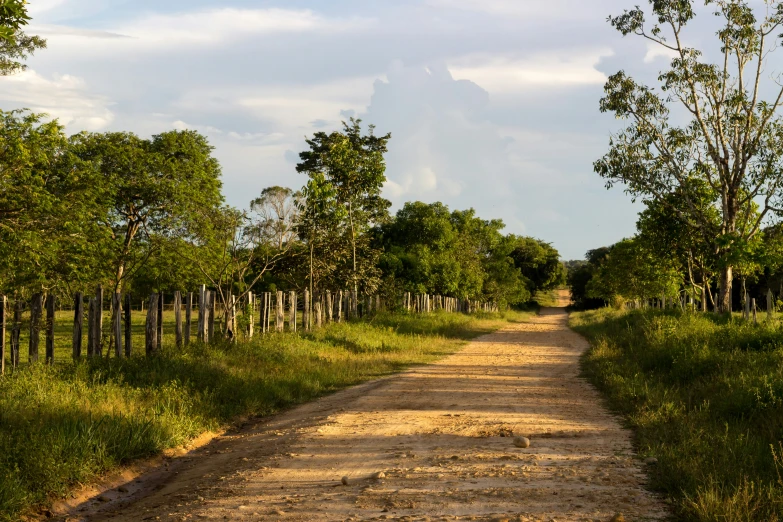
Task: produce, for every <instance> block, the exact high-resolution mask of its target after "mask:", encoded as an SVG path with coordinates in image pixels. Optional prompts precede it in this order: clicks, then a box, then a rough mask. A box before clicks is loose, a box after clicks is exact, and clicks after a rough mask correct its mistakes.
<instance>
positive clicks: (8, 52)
mask: <svg viewBox="0 0 783 522" xmlns="http://www.w3.org/2000/svg"><path fill="white" fill-rule="evenodd" d="M26 4H27V2H26V1H25V0H2V1H0V76H8V75H10V74H14V73H17V72H19V71H24V70H25V69H26V68H27V66H26V65H25V64H23V63H22V62H21V60H24V59H25V58H27V57H28V56H29V55H31V54H33V53H34V52H35V51H36V49H44V48H46V40H44V39H43V38H40V37H38V36H28V35H26V34H25V33H24V32H23V31H22V28H23V27H24V26H26V25H27V24H28V23H29V21H30V16H29V15H28V14H27V6H26Z"/></svg>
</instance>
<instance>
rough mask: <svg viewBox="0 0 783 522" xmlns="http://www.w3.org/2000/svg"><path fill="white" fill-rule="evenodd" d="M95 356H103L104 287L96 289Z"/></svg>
mask: <svg viewBox="0 0 783 522" xmlns="http://www.w3.org/2000/svg"><path fill="white" fill-rule="evenodd" d="M95 301H96V303H95V355H97V356H98V357H101V356H103V286H101V285H98V288H96V289H95Z"/></svg>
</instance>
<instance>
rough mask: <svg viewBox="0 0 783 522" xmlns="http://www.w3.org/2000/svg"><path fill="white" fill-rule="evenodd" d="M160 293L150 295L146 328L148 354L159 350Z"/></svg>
mask: <svg viewBox="0 0 783 522" xmlns="http://www.w3.org/2000/svg"><path fill="white" fill-rule="evenodd" d="M157 322H158V294H156V293H153V294H151V295H150V305H149V308H148V309H147V324H146V328H145V339H146V352H147V356H150V355H153V354H154V353H155V352H157V351H158V325H157Z"/></svg>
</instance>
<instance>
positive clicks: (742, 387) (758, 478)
mask: <svg viewBox="0 0 783 522" xmlns="http://www.w3.org/2000/svg"><path fill="white" fill-rule="evenodd" d="M571 325H572V326H573V327H574V329H575V330H576V331H578V332H580V333H582V334H583V335H585V336H586V337H587V338H588V339H589V340H590V342H591V345H592V348H591V350H589V352H588V353H587V354H586V355H585V357H584V360H583V370H584V373H585V375H586V376H587V377H588V378H589V379H590V380H591V381H592V382H593V383H594V384H595V385H596V386H597V387H598V388H599V389H600V390H601V391H603V392H604V394H605V395H606V397H607V398H608V400H609V403H610V405H611V407H612V408H614V409H615V410H616V411H617V412H619V413H621V414H623V415H624V417H625V418H626V419H627V422H628V423H629V424H630V426H631V427H632V428H633V429H634V431H635V436H636V442H637V445H638V450H639V452H640V454H641V456H643V457H655V458H656V459H658V463H657V464H656V465H653V466H649V467H648V470H649V474H650V477H651V485H652V486H653V487H654V488H655V489H656V490H658V491H661V492H663V493H665V494H666V495H667V496H668V497H669V499H670V500H671V502H672V505H673V507H674V510H675V517H676V519H677V520H693V521H721V522H735V521H736V522H739V521H766V522H775V521H779V520H781V519H783V479H781V474H782V473H783V461H781V454H782V453H783V446H782V443H781V441H783V330H781V326H780V323H779V322H777V321H774V322H771V323H764V324H759V325H758V326H756V325H753V324H752V323H746V322H744V321H742V320H741V319H738V318H736V317H735V318H733V319H731V320H729V319H728V318H725V317H719V316H716V315H713V314H689V313H680V312H678V311H665V312H664V311H650V310H648V311H633V312H619V311H614V310H609V309H604V310H599V311H591V312H582V313H578V314H574V315H572V318H571Z"/></svg>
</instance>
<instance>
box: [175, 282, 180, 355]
mask: <svg viewBox="0 0 783 522" xmlns="http://www.w3.org/2000/svg"><path fill="white" fill-rule="evenodd" d="M174 342H175V343H176V345H177V348H182V292H180V291H179V290H177V291H175V292H174Z"/></svg>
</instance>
